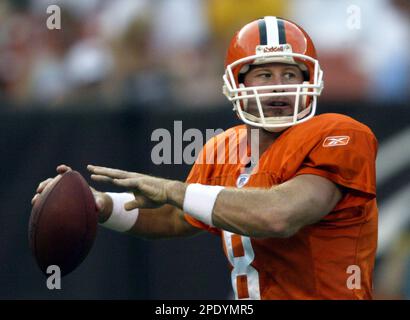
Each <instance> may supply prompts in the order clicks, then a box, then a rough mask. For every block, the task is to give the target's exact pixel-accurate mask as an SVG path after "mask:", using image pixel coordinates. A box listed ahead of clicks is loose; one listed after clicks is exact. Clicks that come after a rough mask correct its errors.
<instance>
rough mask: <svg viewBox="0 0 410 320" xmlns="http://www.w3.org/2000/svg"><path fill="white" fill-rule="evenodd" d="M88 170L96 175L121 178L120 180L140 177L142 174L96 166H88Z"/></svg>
mask: <svg viewBox="0 0 410 320" xmlns="http://www.w3.org/2000/svg"><path fill="white" fill-rule="evenodd" d="M87 169H88V170H89V171H90V172H91V173H94V174H98V175H103V176H107V177H111V178H119V179H126V178H131V177H138V176H141V174H139V173H136V172H128V171H124V170H119V169H113V168H107V167H99V166H94V165H88V166H87Z"/></svg>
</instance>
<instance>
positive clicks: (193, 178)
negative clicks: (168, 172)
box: [184, 149, 221, 236]
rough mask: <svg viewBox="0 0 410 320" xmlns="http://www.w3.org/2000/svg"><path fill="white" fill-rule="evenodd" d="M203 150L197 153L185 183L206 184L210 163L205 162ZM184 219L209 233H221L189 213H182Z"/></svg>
mask: <svg viewBox="0 0 410 320" xmlns="http://www.w3.org/2000/svg"><path fill="white" fill-rule="evenodd" d="M205 160H206V159H205V152H204V149H202V151H201V152H200V153H199V155H198V158H197V160H196V161H195V163H194V165H193V166H192V168H191V171H190V172H189V175H188V177H187V179H186V183H201V184H206V183H207V177H208V174H209V170H210V169H211V168H210V166H211V165H210V164H207V163H206V161H205ZM184 218H185V220H186V221H187V222H188V223H189V224H191V225H192V226H194V227H196V228H199V229H204V230H206V231H208V232H210V233H213V234H216V235H219V236H220V235H221V231H220V230H219V229H217V228H213V227H211V226H208V225H207V224H205V223H203V222H201V221H199V220H197V219H195V218H193V217H191V216H190V215H189V214H187V213H185V214H184Z"/></svg>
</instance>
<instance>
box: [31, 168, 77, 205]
mask: <svg viewBox="0 0 410 320" xmlns="http://www.w3.org/2000/svg"><path fill="white" fill-rule="evenodd" d="M71 170H72V169H71V168H70V167H69V166H66V165H65V164H61V165H59V166H58V167H57V169H56V171H57V173H58V175H57V176H55V177H54V178H48V179H46V180H44V181H41V182H40V183H39V185H38V187H37V189H36V194H35V195H34V197H33V199H31V204H32V205H34V203H35V202H36V201H37V200H38V198H39V197H40V194H42V193H43V192H46V191H47V190H48V189H49V188H50V187H51V186H52V185H54V184H55V183H56V182H57V181H58V180H60V178H61V176H62V175H63V174H64V173H65V172H67V171H71Z"/></svg>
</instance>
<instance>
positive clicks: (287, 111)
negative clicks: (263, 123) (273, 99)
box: [247, 105, 293, 117]
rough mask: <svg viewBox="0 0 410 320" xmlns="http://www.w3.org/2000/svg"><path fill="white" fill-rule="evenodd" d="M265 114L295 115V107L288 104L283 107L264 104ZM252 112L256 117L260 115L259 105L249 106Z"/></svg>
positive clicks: (268, 115) (272, 115)
mask: <svg viewBox="0 0 410 320" xmlns="http://www.w3.org/2000/svg"><path fill="white" fill-rule="evenodd" d="M262 110H263V115H264V116H265V117H287V116H293V107H291V106H290V105H286V106H283V107H273V106H263V107H262ZM247 112H249V113H250V114H253V115H254V116H256V117H260V114H259V110H258V108H257V107H255V108H248V111H247Z"/></svg>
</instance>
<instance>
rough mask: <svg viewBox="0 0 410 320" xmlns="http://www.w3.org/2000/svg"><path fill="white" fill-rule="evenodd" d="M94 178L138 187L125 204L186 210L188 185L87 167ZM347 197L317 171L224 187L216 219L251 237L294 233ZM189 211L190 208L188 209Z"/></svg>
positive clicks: (216, 206)
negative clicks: (262, 185) (263, 184)
mask: <svg viewBox="0 0 410 320" xmlns="http://www.w3.org/2000/svg"><path fill="white" fill-rule="evenodd" d="M88 169H89V170H90V171H91V172H92V173H93V175H92V176H91V177H92V178H93V179H94V180H97V181H105V182H110V183H113V184H115V185H117V186H121V187H124V188H126V189H128V190H131V191H133V193H134V196H135V200H133V201H131V202H129V203H127V205H126V208H127V209H132V208H136V207H139V208H141V207H142V208H143V207H145V206H152V205H153V204H155V205H163V204H170V205H172V206H175V207H177V208H179V209H180V210H182V208H183V206H184V199H185V193H186V189H187V186H188V184H186V183H183V182H180V181H175V180H167V179H161V178H156V177H151V176H147V175H143V174H139V173H134V172H127V171H122V170H116V169H110V168H104V167H97V166H88ZM341 198H342V192H341V190H340V188H339V187H338V186H337V185H336V184H334V183H333V182H332V181H330V180H328V179H326V178H323V177H320V176H316V175H300V176H297V177H295V178H293V179H291V180H289V181H287V182H285V183H283V184H280V185H278V186H275V187H272V188H270V189H258V188H246V189H238V188H225V189H223V190H222V191H221V192H220V193H219V194H218V196H217V199H216V202H215V204H214V206H213V210H212V223H213V224H214V225H215V226H216V227H218V228H221V229H224V230H227V231H231V232H234V233H238V234H242V235H247V236H251V237H289V236H291V235H293V234H294V233H296V232H297V231H298V230H299V229H300V228H302V227H304V226H306V225H309V224H313V223H315V222H317V221H319V220H320V219H321V218H322V217H324V216H325V215H326V214H328V213H329V212H330V211H331V210H332V209H333V208H334V207H335V206H336V204H337V203H338V202H339V200H340V199H341ZM187 214H189V212H187Z"/></svg>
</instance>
